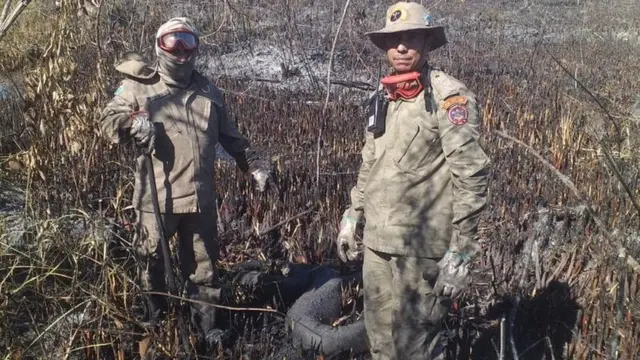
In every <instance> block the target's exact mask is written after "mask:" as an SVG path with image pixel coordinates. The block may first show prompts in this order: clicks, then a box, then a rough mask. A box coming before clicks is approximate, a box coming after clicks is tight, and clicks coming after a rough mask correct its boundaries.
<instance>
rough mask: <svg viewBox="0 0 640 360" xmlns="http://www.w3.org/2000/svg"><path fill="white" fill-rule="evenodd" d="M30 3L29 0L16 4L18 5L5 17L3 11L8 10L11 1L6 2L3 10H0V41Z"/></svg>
mask: <svg viewBox="0 0 640 360" xmlns="http://www.w3.org/2000/svg"><path fill="white" fill-rule="evenodd" d="M30 2H31V0H22V1H21V2H19V3H18V5H16V7H15V8H14V9H13V10H12V11H11V13H9V15H8V16H7V15H6V13H5V11H6V10H8V8H9V5H10V4H11V1H7V3H6V4H5V7H4V9H3V10H2V15H3V16H2V21H0V39H2V38H3V37H4V35H5V33H6V31H7V29H9V27H10V26H11V25H12V24H13V22H14V21H16V19H17V18H18V16H19V15H20V13H22V10H24V9H25V8H26V7H27V5H29V3H30Z"/></svg>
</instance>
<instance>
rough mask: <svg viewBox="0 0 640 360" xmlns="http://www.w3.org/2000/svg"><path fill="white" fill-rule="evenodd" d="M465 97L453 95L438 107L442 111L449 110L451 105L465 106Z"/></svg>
mask: <svg viewBox="0 0 640 360" xmlns="http://www.w3.org/2000/svg"><path fill="white" fill-rule="evenodd" d="M466 104H467V97H466V96H461V95H455V96H451V97H449V98H447V99H446V100H445V101H444V102H443V103H442V105H440V107H441V108H442V109H444V110H449V109H450V108H451V107H452V106H453V105H466Z"/></svg>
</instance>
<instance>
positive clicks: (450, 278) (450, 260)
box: [434, 250, 471, 298]
mask: <svg viewBox="0 0 640 360" xmlns="http://www.w3.org/2000/svg"><path fill="white" fill-rule="evenodd" d="M470 260H471V259H470V257H469V256H468V255H466V254H464V253H460V252H455V251H451V250H449V251H447V253H446V254H445V255H444V257H443V258H442V259H441V260H440V261H439V262H438V268H439V269H440V273H439V274H438V279H437V280H436V284H435V286H434V292H435V294H436V295H438V296H448V297H451V298H456V297H458V295H460V293H462V291H464V290H465V289H466V288H467V287H468V286H469V284H470V283H471V276H470V275H469V262H470Z"/></svg>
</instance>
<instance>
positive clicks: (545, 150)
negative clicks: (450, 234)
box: [0, 0, 640, 360]
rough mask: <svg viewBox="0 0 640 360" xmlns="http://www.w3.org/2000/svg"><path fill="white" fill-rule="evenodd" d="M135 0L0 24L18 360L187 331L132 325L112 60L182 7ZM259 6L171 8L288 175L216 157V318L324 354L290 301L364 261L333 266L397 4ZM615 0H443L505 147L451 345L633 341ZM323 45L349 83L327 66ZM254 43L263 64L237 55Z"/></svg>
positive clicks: (565, 349)
mask: <svg viewBox="0 0 640 360" xmlns="http://www.w3.org/2000/svg"><path fill="white" fill-rule="evenodd" d="M96 3H97V2H96ZM140 3H142V2H133V3H131V2H109V1H103V2H102V5H101V6H100V7H99V8H98V11H97V13H92V14H88V13H86V12H78V8H77V6H78V5H77V4H75V2H61V5H60V6H59V7H56V6H54V5H53V4H47V5H41V4H31V5H29V6H33V7H36V6H41V7H42V8H37V9H38V10H39V11H36V12H33V13H27V12H25V13H23V14H22V16H21V17H19V18H18V20H17V21H16V23H15V24H14V25H13V26H12V27H11V28H10V30H9V31H8V32H7V33H6V34H5V36H4V37H3V38H1V39H0V49H1V51H2V54H3V55H2V57H0V70H2V76H0V81H1V82H0V86H4V87H2V88H0V106H2V110H1V111H2V113H1V114H0V121H1V122H2V123H0V151H1V153H0V162H1V164H2V171H1V172H0V197H1V198H0V317H2V319H3V322H2V325H0V349H2V351H0V353H2V354H3V357H4V358H6V359H47V358H52V359H133V358H140V357H141V356H142V355H143V354H149V353H154V354H155V356H158V357H165V358H171V357H172V356H174V355H175V354H176V353H177V351H179V344H178V339H179V336H178V335H177V333H176V326H175V321H174V318H173V317H169V319H167V321H166V323H165V324H164V325H163V331H161V332H158V333H146V332H144V331H143V330H142V328H141V327H140V326H139V325H140V324H139V315H140V298H139V289H137V287H136V286H135V284H136V281H135V280H136V279H135V271H134V270H133V269H134V267H133V265H134V261H133V255H132V254H133V253H132V249H131V236H132V229H133V228H132V226H133V224H132V223H133V221H134V218H133V212H132V210H131V209H130V208H129V205H130V203H129V199H130V198H131V193H132V191H133V172H132V169H133V166H134V163H133V158H134V156H133V154H135V149H134V147H133V145H131V146H130V147H113V148H112V147H109V146H108V145H107V144H106V143H105V142H104V141H102V139H101V138H100V137H99V136H98V134H97V129H98V127H97V124H96V122H95V119H96V116H97V113H98V112H99V111H100V109H101V108H102V107H103V105H104V104H105V102H106V101H107V100H108V99H109V98H110V96H111V94H112V93H113V90H114V89H115V88H116V87H117V84H118V82H119V80H120V78H119V76H118V74H116V73H115V71H114V69H113V63H114V61H115V59H116V58H117V57H118V56H120V54H122V52H124V51H131V50H135V51H139V52H140V53H142V54H143V55H144V56H145V57H147V58H148V59H151V58H152V52H153V48H152V47H151V45H150V44H152V41H153V35H154V34H153V32H154V31H153V30H151V29H156V28H157V25H159V24H160V23H161V22H162V21H163V20H164V16H166V15H167V14H164V13H163V11H164V10H163V9H167V8H171V7H170V5H169V4H167V3H166V2H165V1H158V2H156V3H157V4H156V5H154V6H153V7H151V6H149V7H146V6H144V4H143V5H141V4H140ZM257 3H258V2H254V1H245V0H237V1H227V2H224V4H223V5H221V4H219V3H217V2H216V3H214V4H209V3H205V2H202V3H199V2H188V3H187V2H185V3H184V4H181V5H180V6H179V7H178V8H179V9H178V8H174V10H175V11H177V12H182V11H184V12H185V14H188V15H191V14H193V17H194V19H196V20H197V21H198V22H200V23H201V24H203V25H202V26H203V32H204V33H206V34H209V35H208V36H207V37H206V38H205V47H204V49H203V56H205V57H204V60H201V62H200V63H199V67H200V69H202V71H203V72H204V73H205V74H206V75H208V76H210V77H211V78H212V80H213V81H214V82H215V83H216V85H217V86H219V87H220V88H221V89H222V90H223V92H224V93H225V96H226V100H227V101H228V103H229V107H230V109H231V116H232V117H233V119H234V120H235V121H236V122H237V124H238V126H239V130H240V131H241V132H242V133H243V134H245V135H246V136H247V137H248V138H249V139H251V141H252V143H253V144H254V145H255V146H256V147H259V148H261V149H263V150H265V151H266V152H267V153H268V154H269V157H270V158H271V160H272V164H273V166H272V173H273V175H274V179H275V183H274V184H273V185H272V186H271V187H270V188H269V189H268V191H267V192H266V193H264V194H259V193H257V192H256V191H254V187H253V184H252V183H251V182H252V180H251V179H250V177H248V176H246V175H244V174H242V173H241V172H240V171H239V170H238V169H237V168H236V167H235V164H234V163H233V161H231V160H228V159H227V158H226V157H225V156H224V154H223V153H221V154H220V159H219V160H218V163H217V166H216V185H217V187H218V193H219V199H218V213H219V220H218V221H219V223H218V228H219V234H220V241H221V247H220V248H221V251H220V264H219V266H220V268H221V270H220V271H221V279H222V281H223V283H224V284H225V302H224V308H223V309H222V312H223V315H222V317H223V322H225V324H226V325H228V326H229V327H231V328H232V329H233V330H234V336H233V338H232V339H229V341H228V342H227V343H226V344H224V346H221V347H220V348H219V349H218V352H217V353H215V354H211V358H217V359H263V358H272V359H285V358H286V359H307V358H316V357H317V354H314V352H313V351H309V350H305V349H301V348H300V347H299V346H297V345H299V343H297V342H296V341H295V339H296V337H295V336H292V334H293V333H294V331H292V328H291V326H292V325H291V322H292V321H293V322H294V325H293V326H295V323H296V321H298V322H299V321H300V319H301V318H302V316H300V317H295V316H297V315H296V314H298V315H299V313H295V314H293V315H292V314H291V313H289V314H288V313H287V312H288V311H289V310H290V309H292V308H296V306H295V303H296V300H297V299H299V298H300V297H302V296H303V293H304V291H306V290H308V289H309V287H310V286H311V285H310V284H312V283H313V281H316V280H317V279H318V278H319V276H320V275H318V273H319V272H320V273H322V274H325V275H326V276H328V277H334V278H335V277H337V276H350V275H352V274H357V272H358V270H359V264H355V265H349V266H345V265H343V264H340V263H339V261H338V260H337V256H336V254H335V250H334V245H333V240H334V239H335V237H336V236H337V232H338V223H339V220H340V216H341V214H342V211H343V210H344V207H345V206H346V205H347V204H348V192H349V189H350V187H351V186H353V184H354V183H355V181H356V176H357V170H358V167H359V164H360V149H361V146H362V143H363V134H364V126H365V120H364V115H365V114H364V107H363V106H362V100H363V99H364V98H365V97H366V94H367V93H366V91H362V90H361V89H358V87H360V88H366V87H363V86H362V84H363V83H368V84H369V85H373V84H374V83H375V81H376V76H377V68H378V64H379V62H378V61H379V57H378V55H379V54H378V53H377V52H376V51H375V50H374V49H373V48H372V47H371V45H370V44H368V43H367V41H366V39H365V37H364V35H363V33H364V32H365V31H366V30H368V29H371V28H374V27H376V26H377V25H379V24H378V23H376V19H379V18H380V14H381V11H382V9H384V8H385V6H386V4H383V5H380V4H374V2H373V1H361V2H355V3H354V2H352V3H351V5H350V7H349V8H348V9H347V11H348V14H350V15H349V16H347V17H346V19H345V22H344V24H343V27H342V28H341V29H340V32H338V23H339V19H340V15H341V13H342V10H343V9H342V6H343V3H342V2H334V3H335V5H333V6H327V5H326V4H325V5H319V4H316V3H314V2H312V1H304V0H297V1H270V2H268V4H257ZM612 3H613V4H609V3H606V4H605V3H603V2H599V1H589V0H586V1H584V0H581V1H571V2H569V1H562V2H556V1H540V2H537V1H529V2H522V3H520V2H518V3H517V4H514V3H512V2H491V3H489V2H486V3H485V2H482V3H476V2H473V4H469V2H466V3H465V2H455V3H452V2H442V3H437V4H434V5H433V9H432V10H433V11H435V13H436V14H437V15H438V16H439V17H440V18H441V19H442V20H441V21H442V22H443V23H444V24H445V25H446V26H447V35H448V37H449V40H450V44H449V45H448V47H447V48H445V49H443V50H441V51H438V52H437V53H435V54H433V55H432V62H433V63H434V64H436V65H439V66H441V67H443V68H444V69H445V70H446V71H448V72H449V73H451V74H452V75H453V76H456V77H457V78H459V79H461V80H462V81H464V82H465V83H466V84H467V86H468V87H469V88H470V89H472V90H473V91H474V92H476V94H478V97H479V99H480V101H481V104H482V107H483V113H484V116H483V129H482V143H483V145H484V147H485V149H486V150H487V153H488V154H489V155H490V157H491V158H492V160H493V163H492V168H491V185H490V190H489V207H488V209H487V211H486V212H485V215H484V216H483V220H482V223H481V229H480V234H481V239H482V243H483V251H482V255H481V256H479V258H478V259H477V261H476V262H475V264H474V273H475V280H476V281H475V283H474V284H473V287H472V288H471V289H469V290H468V291H467V292H466V293H465V294H464V296H463V298H462V299H460V300H459V301H458V302H457V303H456V304H455V306H454V307H453V308H452V309H451V312H450V317H449V320H448V322H447V329H448V335H449V343H450V345H451V346H450V352H451V355H452V356H453V357H452V358H456V359H467V358H469V356H471V357H472V358H473V359H605V358H614V359H629V360H631V359H638V353H640V350H639V349H640V340H639V339H640V328H639V327H638V323H639V322H640V303H639V302H638V300H637V299H638V296H639V295H640V288H639V284H638V282H639V280H640V266H639V265H638V262H637V261H636V260H638V259H639V258H640V233H638V226H639V225H640V216H639V215H640V207H638V205H637V203H638V201H639V200H636V199H637V194H638V172H639V171H640V168H639V167H638V163H639V160H640V156H639V154H638V152H637V149H638V138H637V134H638V130H639V129H638V118H637V116H635V115H634V113H633V112H632V105H633V104H634V103H635V102H636V100H637V99H636V98H635V97H636V94H639V93H640V78H639V76H640V75H639V74H640V69H639V68H638V67H639V65H638V62H637V59H638V58H639V55H640V54H639V52H640V50H638V49H639V48H640V47H638V45H639V44H640V38H639V36H638V29H639V26H640V24H639V23H638V21H639V20H638V19H640V9H639V8H638V6H637V5H634V4H628V3H626V2H623V1H613V2H612ZM332 4H333V3H332ZM163 6H164V8H163ZM28 24H35V25H31V26H28ZM96 24H97V26H96ZM309 24H312V25H313V26H311V25H309ZM336 34H338V41H337V43H336V44H337V45H336V48H335V49H334V51H333V53H331V52H330V51H331V44H332V41H333V39H334V37H335V36H336ZM26 39H29V41H26ZM243 56H244V57H243ZM331 57H333V62H334V63H333V68H332V74H333V79H334V80H337V81H334V84H333V85H332V86H331V87H327V85H326V84H325V82H326V74H327V67H328V63H329V58H331ZM234 59H235V60H234ZM238 59H240V60H238ZM246 64H251V67H253V68H254V69H259V70H260V71H261V72H262V74H261V75H260V74H258V75H256V74H253V73H252V74H247V73H243V71H244V70H245V67H246V66H245V65H246ZM256 73H259V72H257V71H256ZM9 78H10V79H13V81H11V82H7V81H6V80H5V79H9ZM340 84H341V85H340ZM345 85H347V86H345ZM3 88H6V89H8V88H11V89H17V90H18V91H17V92H16V93H17V94H20V95H21V96H17V97H16V96H12V97H11V99H9V97H8V96H6V95H5V94H8V92H6V91H3V90H2V89H3ZM328 88H330V89H331V94H330V97H329V98H328V103H326V105H325V100H326V98H325V96H326V91H327V89H328ZM12 94H13V92H12ZM320 130H322V131H320ZM320 135H321V136H320ZM301 289H302V290H301ZM283 290H284V291H283ZM303 290H304V291H303ZM358 290H359V281H358V279H357V276H356V279H355V280H354V281H350V282H345V283H344V286H342V287H341V289H340V292H339V294H338V292H337V291H336V292H331V294H337V295H336V296H339V297H340V304H339V305H340V307H341V311H340V313H339V314H338V315H337V316H336V318H332V319H324V321H325V324H326V325H331V326H334V327H343V326H344V327H346V326H357V324H358V322H359V321H361V314H360V312H361V310H362V304H361V303H362V301H361V296H360V294H359V291H358ZM331 296H333V295H331ZM292 319H293V320H292ZM336 358H343V359H366V358H368V356H367V355H366V351H364V352H361V353H359V354H358V353H355V352H350V351H345V352H343V353H342V354H340V355H339V356H337V357H336Z"/></svg>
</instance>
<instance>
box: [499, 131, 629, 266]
mask: <svg viewBox="0 0 640 360" xmlns="http://www.w3.org/2000/svg"><path fill="white" fill-rule="evenodd" d="M493 132H494V133H495V134H496V135H498V136H500V137H501V138H503V139H507V140H509V141H512V142H514V143H516V144H518V145H520V146H522V147H524V148H525V149H527V151H528V152H529V153H530V154H531V155H533V156H534V157H535V158H537V159H538V160H539V161H540V162H541V163H543V164H544V165H545V166H546V167H547V168H548V169H549V170H550V171H551V172H552V173H553V174H554V175H555V176H556V177H557V178H558V179H559V180H560V181H561V182H562V183H563V184H564V185H565V186H567V187H568V188H569V189H570V190H571V192H573V194H574V195H575V196H576V197H577V198H578V199H580V200H581V201H582V202H583V204H584V206H585V207H586V209H587V211H588V212H589V215H590V216H591V218H592V219H593V221H594V222H595V223H596V226H597V227H598V229H600V231H601V232H602V233H603V235H605V236H606V237H607V238H609V239H610V240H611V241H613V243H614V245H615V246H617V247H618V253H619V254H618V256H619V257H626V258H627V261H626V263H627V265H628V266H629V267H630V268H631V269H633V271H635V272H637V273H638V274H640V264H639V263H638V261H637V260H636V259H634V258H633V257H632V256H628V255H627V249H626V248H625V247H624V245H623V244H622V242H621V241H618V240H616V239H615V238H614V236H613V235H612V234H611V232H610V231H609V229H607V226H606V225H605V224H604V223H603V222H602V221H601V220H600V218H598V217H597V216H596V214H595V211H594V210H593V208H592V207H591V204H590V203H589V200H588V199H587V197H586V196H583V195H582V194H581V193H580V190H578V188H577V187H576V185H575V184H574V183H573V182H572V181H571V179H570V178H569V177H568V176H566V175H565V174H563V173H561V172H560V171H559V170H558V169H556V167H555V166H553V165H552V164H551V163H550V162H549V161H547V160H546V159H545V158H544V157H542V155H540V154H539V153H538V152H537V151H536V150H535V149H534V148H532V147H531V146H529V145H527V144H525V143H524V142H523V141H521V140H518V139H516V138H514V137H513V136H510V135H508V134H506V133H504V132H502V131H499V130H493Z"/></svg>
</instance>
